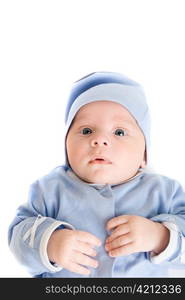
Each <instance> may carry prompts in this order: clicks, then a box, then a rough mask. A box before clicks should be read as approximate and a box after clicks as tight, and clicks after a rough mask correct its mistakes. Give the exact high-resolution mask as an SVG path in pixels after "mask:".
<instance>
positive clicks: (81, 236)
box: [77, 230, 101, 246]
mask: <svg viewBox="0 0 185 300" xmlns="http://www.w3.org/2000/svg"><path fill="white" fill-rule="evenodd" d="M77 240H79V241H81V242H85V243H89V244H92V245H94V246H100V245H101V241H100V239H98V238H97V237H96V236H95V235H93V234H91V233H90V232H86V231H78V230H77Z"/></svg>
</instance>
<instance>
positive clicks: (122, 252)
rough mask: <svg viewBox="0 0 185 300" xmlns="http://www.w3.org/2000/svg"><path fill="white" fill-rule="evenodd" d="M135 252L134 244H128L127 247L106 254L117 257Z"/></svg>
mask: <svg viewBox="0 0 185 300" xmlns="http://www.w3.org/2000/svg"><path fill="white" fill-rule="evenodd" d="M135 252H136V250H135V249H134V243H129V244H127V245H124V246H121V247H119V248H116V249H114V250H111V251H109V252H108V254H109V256H111V257H117V256H124V255H130V254H132V253H135Z"/></svg>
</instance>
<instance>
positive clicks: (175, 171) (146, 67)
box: [0, 0, 185, 277]
mask: <svg viewBox="0 0 185 300" xmlns="http://www.w3.org/2000/svg"><path fill="white" fill-rule="evenodd" d="M184 12H185V9H184V1H183V0H182V1H180V0H174V1H170V0H128V1H124V0H120V1H119V0H66V1H65V0H63V1H62V0H61V1H58V0H50V1H48V0H43V1H41V0H36V1H35V0H30V1H26V0H22V1H20V0H12V1H9V0H4V1H0V43H1V45H0V131H1V132H0V150H1V154H0V160H1V161H0V170H1V172H0V176H1V178H0V183H1V193H0V195H1V198H0V214H1V215H0V239H1V243H0V256H1V267H0V277H26V276H27V277H29V274H27V272H26V271H25V269H24V268H23V267H22V266H20V265H19V264H18V263H17V262H16V260H15V258H14V257H13V255H12V254H11V253H10V251H9V248H8V246H7V229H8V225H9V223H10V222H11V220H12V218H13V216H14V214H15V209H16V208H17V206H18V205H19V204H21V203H23V202H25V201H26V200H27V193H28V188H29V185H30V184H31V183H32V182H33V181H34V180H36V179H37V178H38V177H40V176H42V175H44V174H46V173H47V172H49V171H50V170H51V169H53V168H54V167H56V166H58V165H61V164H63V162H64V156H63V129H64V108H65V103H66V99H67V95H68V92H69V89H70V87H71V85H72V83H73V81H75V80H77V79H79V78H80V77H82V76H84V75H86V74H88V73H90V72H94V71H103V70H105V71H117V72H121V73H123V74H125V75H126V76H128V77H130V78H132V79H134V80H136V81H138V82H140V83H141V84H142V85H143V86H144V89H145V92H146V95H147V98H148V104H149V106H150V110H151V115H152V134H151V136H152V147H151V149H152V150H151V162H152V166H153V168H154V169H155V170H156V171H157V172H159V173H161V174H163V175H167V176H169V177H172V178H175V179H177V180H179V181H181V183H182V185H183V186H185V178H184V166H185V143H184V139H185V137H184V130H185V113H184V108H185V43H184V34H185V32H184V28H185V18H184Z"/></svg>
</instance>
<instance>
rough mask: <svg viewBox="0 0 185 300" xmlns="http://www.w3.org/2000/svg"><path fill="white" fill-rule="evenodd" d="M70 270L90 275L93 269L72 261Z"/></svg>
mask: <svg viewBox="0 0 185 300" xmlns="http://www.w3.org/2000/svg"><path fill="white" fill-rule="evenodd" d="M68 270H69V271H71V272H74V273H78V274H81V275H89V274H90V273H91V271H90V270H89V269H87V268H85V267H83V266H81V265H79V264H77V263H75V262H71V263H70V265H69V267H68Z"/></svg>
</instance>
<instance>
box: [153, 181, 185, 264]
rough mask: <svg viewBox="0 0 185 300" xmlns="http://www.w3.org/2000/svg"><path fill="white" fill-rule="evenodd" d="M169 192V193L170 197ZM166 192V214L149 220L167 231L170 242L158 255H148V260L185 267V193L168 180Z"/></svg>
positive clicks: (180, 187) (177, 185)
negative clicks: (158, 223)
mask: <svg viewBox="0 0 185 300" xmlns="http://www.w3.org/2000/svg"><path fill="white" fill-rule="evenodd" d="M169 191H171V192H170V195H169ZM167 192H168V198H166V203H167V205H168V213H162V214H159V215H157V216H155V217H153V218H151V219H152V220H153V221H156V222H160V223H162V224H163V225H164V226H166V227H167V228H168V229H169V231H170V240H169V244H168V245H167V247H166V249H164V251H163V252H161V253H160V254H159V255H154V254H153V253H150V260H151V261H152V262H153V263H162V262H165V261H168V262H173V263H177V264H181V265H184V266H185V192H184V189H183V188H182V186H181V185H180V184H179V183H178V182H177V181H175V180H170V186H169V185H167Z"/></svg>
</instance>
